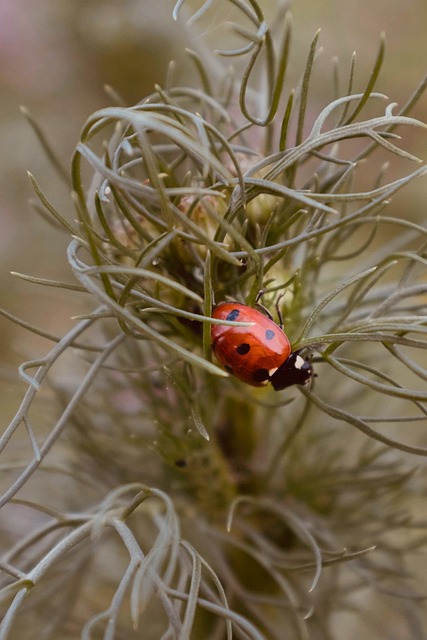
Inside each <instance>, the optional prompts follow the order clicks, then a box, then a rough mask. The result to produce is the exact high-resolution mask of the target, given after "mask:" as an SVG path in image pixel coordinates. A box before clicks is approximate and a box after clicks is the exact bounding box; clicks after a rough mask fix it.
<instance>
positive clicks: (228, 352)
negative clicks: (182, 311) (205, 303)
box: [211, 302, 313, 391]
mask: <svg viewBox="0 0 427 640" xmlns="http://www.w3.org/2000/svg"><path fill="white" fill-rule="evenodd" d="M212 317H213V318H215V319H216V320H234V321H238V322H253V323H254V324H253V325H252V326H250V327H233V326H231V325H221V324H213V325H212V330H211V341H212V342H211V344H212V350H213V352H214V354H215V356H216V357H217V359H218V360H219V362H220V363H221V364H222V365H223V366H224V368H225V369H226V371H228V372H229V373H231V374H233V375H235V376H236V377H237V378H239V380H242V381H243V382H246V384H250V385H252V386H253V387H262V386H264V385H266V384H268V382H271V384H272V385H273V387H274V389H275V390H276V391H281V390H282V389H285V388H286V387H290V386H292V385H294V384H299V385H305V384H307V383H308V382H309V381H310V379H311V378H312V376H313V367H312V366H311V363H310V362H309V361H308V360H304V358H302V357H301V356H300V355H299V353H298V352H297V351H296V352H292V348H291V343H290V342H289V339H288V337H287V335H286V334H285V333H284V332H283V331H282V329H281V328H280V327H279V325H278V324H276V323H275V322H274V320H273V319H272V318H271V317H267V316H266V315H265V314H264V313H262V312H261V311H258V310H257V309H254V308H252V307H248V306H246V305H245V304H240V303H239V302H222V303H221V304H218V305H217V306H216V307H214V309H213V312H212Z"/></svg>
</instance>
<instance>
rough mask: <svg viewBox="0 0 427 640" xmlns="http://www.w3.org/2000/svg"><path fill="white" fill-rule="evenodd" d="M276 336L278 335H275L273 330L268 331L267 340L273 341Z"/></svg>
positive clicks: (266, 333)
mask: <svg viewBox="0 0 427 640" xmlns="http://www.w3.org/2000/svg"><path fill="white" fill-rule="evenodd" d="M275 335H276V334H275V333H274V331H273V329H267V331H266V332H265V339H266V340H273V338H274V336H275Z"/></svg>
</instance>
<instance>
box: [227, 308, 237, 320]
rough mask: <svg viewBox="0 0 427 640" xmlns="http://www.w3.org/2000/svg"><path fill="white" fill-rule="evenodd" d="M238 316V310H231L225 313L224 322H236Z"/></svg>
mask: <svg viewBox="0 0 427 640" xmlns="http://www.w3.org/2000/svg"><path fill="white" fill-rule="evenodd" d="M239 315H240V311H239V310H238V309H233V311H230V313H227V317H226V320H237V318H238V317H239Z"/></svg>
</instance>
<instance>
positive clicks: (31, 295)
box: [0, 0, 427, 415]
mask: <svg viewBox="0 0 427 640" xmlns="http://www.w3.org/2000/svg"><path fill="white" fill-rule="evenodd" d="M201 4H202V3H201V2H200V1H198V2H192V1H191V0H189V1H188V2H187V3H186V5H185V6H184V10H183V11H182V12H181V13H180V19H179V20H178V22H174V21H173V20H172V9H173V5H174V2H173V1H172V0H162V1H161V2H159V1H158V0H122V1H121V2H117V1H116V0H62V1H55V2H53V1H52V0H2V2H1V4H0V94H1V100H0V138H1V149H2V153H1V156H0V174H1V185H2V186H1V190H0V224H1V233H0V298H1V302H0V306H1V307H2V308H5V309H7V310H8V311H9V312H11V313H14V314H16V315H18V316H22V317H23V318H24V319H26V320H29V321H31V322H34V323H35V324H38V325H40V326H43V327H44V328H45V329H46V330H51V331H54V332H56V333H58V332H60V333H61V334H62V333H63V330H65V328H66V327H68V326H70V320H69V315H70V313H69V309H68V308H67V305H68V302H67V300H68V299H69V296H64V304H63V305H61V296H60V295H58V294H57V293H56V292H55V294H51V293H50V291H49V290H46V289H44V288H43V287H37V286H35V285H31V284H28V283H24V282H22V281H18V280H17V279H16V278H14V277H13V276H11V275H10V271H18V272H24V273H31V274H33V275H35V276H39V277H43V278H56V279H61V278H64V279H67V277H68V270H67V264H66V260H65V258H64V249H65V247H66V243H67V238H66V237H64V238H63V239H61V237H60V236H59V235H58V233H56V232H53V231H52V229H51V228H50V226H49V225H48V224H46V223H44V222H42V221H41V219H40V218H39V217H38V215H37V214H36V213H35V212H34V211H33V209H32V207H31V206H30V204H29V200H30V199H31V198H33V197H34V196H33V193H32V189H31V186H30V183H29V180H28V177H27V174H26V171H27V170H29V171H31V172H32V173H33V174H34V175H35V177H36V179H37V180H38V182H39V184H40V186H41V187H42V189H43V190H44V191H45V193H46V194H48V197H49V198H50V199H51V201H52V203H53V204H54V205H55V206H56V207H57V208H58V209H59V210H60V211H61V212H63V213H64V214H65V215H67V214H68V215H71V216H72V205H71V201H70V197H69V196H70V194H69V188H68V187H67V185H65V184H64V183H61V180H60V179H58V175H57V174H56V172H55V171H54V169H53V168H52V165H51V164H50V163H49V162H48V160H47V159H46V157H45V155H44V153H43V151H42V149H41V146H40V144H39V142H38V140H37V138H36V136H35V135H34V133H33V131H32V130H31V128H30V127H29V126H28V123H27V122H26V120H25V118H24V117H23V116H22V114H21V112H20V108H19V107H20V105H24V106H26V107H27V108H28V109H29V111H30V113H31V114H32V116H33V117H34V118H35V119H36V121H37V122H38V123H39V124H40V126H41V127H42V128H43V130H44V131H45V132H46V134H47V136H48V138H49V140H50V141H51V142H52V144H53V145H54V148H55V150H56V153H57V154H58V156H59V158H60V159H61V161H62V162H63V163H64V165H65V166H66V167H67V168H68V166H69V161H70V157H71V154H72V151H73V148H74V146H75V144H76V143H77V140H78V136H79V132H80V129H81V127H82V125H83V123H84V121H85V119H86V118H87V116H88V115H89V114H90V113H91V112H92V111H94V110H96V109H99V108H101V107H104V106H108V105H110V104H111V98H110V97H109V96H108V95H107V94H106V93H105V90H104V86H105V85H110V86H112V87H113V88H114V89H115V90H116V91H117V92H118V93H119V94H120V95H121V96H123V98H124V100H125V101H126V102H127V103H128V104H132V103H134V102H137V101H139V100H140V99H142V98H143V97H144V96H145V95H147V94H148V93H150V92H151V91H152V89H153V85H154V83H156V82H158V83H160V84H162V83H164V81H165V77H166V72H167V66H168V62H169V60H170V59H172V58H173V59H175V60H177V59H178V60H179V58H182V54H183V49H184V47H185V46H189V47H190V48H193V49H197V48H198V47H200V46H203V44H202V43H203V39H207V40H208V42H209V43H210V44H212V45H213V46H214V47H217V46H221V42H220V38H221V37H222V34H223V33H224V30H223V29H220V28H218V26H214V25H213V24H210V23H209V21H208V22H207V23H206V22H203V24H201V25H200V26H199V25H197V24H196V25H195V28H194V29H192V30H191V31H187V30H186V26H185V17H186V15H185V9H188V8H190V7H191V8H192V9H193V8H197V7H198V6H200V5H201ZM260 4H261V6H262V7H264V8H265V11H266V12H267V14H270V15H271V13H272V11H273V9H274V7H275V6H276V0H261V2H260ZM224 7H226V3H225V2H218V9H217V12H218V15H219V16H220V17H221V18H222V17H224V19H225V20H226V19H227V11H224ZM291 8H292V14H293V18H294V38H293V53H292V60H293V69H294V70H295V73H296V74H298V73H300V72H301V69H302V62H301V61H302V59H305V57H306V55H307V50H308V47H309V45H310V42H311V39H312V37H313V35H314V33H315V32H316V30H317V29H318V28H319V27H320V28H321V29H322V33H321V37H320V45H321V46H322V47H323V48H324V52H323V55H322V56H321V58H320V59H319V62H318V65H317V70H316V73H317V76H318V80H317V82H315V83H314V86H315V87H316V95H313V92H312V94H311V95H310V108H311V109H313V117H314V115H315V114H316V113H317V109H316V103H317V102H318V103H319V105H320V107H321V106H323V105H324V104H325V101H326V100H327V99H328V97H329V95H326V96H325V95H322V93H323V91H322V88H325V89H324V91H327V89H326V87H328V88H329V92H330V89H331V86H332V80H331V64H330V62H331V60H332V58H333V57H334V56H338V57H339V59H340V60H341V61H342V63H343V69H348V65H349V63H350V58H351V55H352V52H353V51H354V50H355V51H357V56H358V58H357V59H358V64H357V69H356V82H355V87H356V89H360V88H362V87H363V86H364V82H365V81H366V78H367V76H368V75H369V73H370V69H371V65H372V63H373V60H374V59H375V55H376V52H377V49H378V43H379V34H380V33H381V32H382V31H385V33H386V36H387V47H386V60H385V64H384V67H383V71H382V74H381V78H380V85H379V87H378V90H381V91H384V93H386V94H388V95H389V96H391V97H392V98H393V100H396V101H398V102H399V103H400V104H402V103H403V102H404V101H405V100H406V98H407V97H408V96H409V95H410V93H411V91H412V90H413V89H414V88H415V86H416V85H417V84H418V83H419V81H420V80H421V78H422V77H423V75H424V74H425V73H426V71H427V39H426V38H425V27H426V26H427V3H426V2H425V0H408V1H407V2H405V3H402V2H401V1H399V0H376V2H372V1H371V0H358V2H342V0H322V2H318V1H317V0H298V1H297V2H295V3H294V5H293V6H292V5H291ZM221 11H222V13H221ZM191 68H192V67H191V65H190V69H191ZM293 69H292V65H291V73H292V70H293ZM342 76H343V77H342V81H343V83H344V78H345V72H344V71H343V74H342ZM423 110H424V116H427V99H426V98H424V99H423V100H422V101H421V104H420V105H419V106H418V107H417V111H416V115H417V116H419V117H421V118H422V117H423V113H422V111H423ZM424 119H427V118H426V117H425V118H424ZM407 133H408V135H409V136H413V144H412V146H411V147H410V148H411V151H412V152H413V153H415V154H417V155H419V156H420V157H421V158H424V159H425V156H426V154H425V153H424V150H425V144H426V139H425V136H423V135H422V133H420V132H419V130H410V131H408V132H407ZM426 190H427V185H426V184H425V183H424V184H423V183H422V182H421V181H420V182H418V183H416V184H413V185H411V188H410V189H407V190H405V192H404V194H402V195H400V196H398V198H397V199H396V201H395V203H394V205H393V206H395V207H402V206H405V207H411V208H412V210H414V208H420V211H423V210H424V207H423V205H422V202H424V196H425V194H426ZM51 302H52V305H53V307H52V306H51ZM72 313H75V307H74V306H73V311H72ZM61 324H62V325H63V326H62V327H61ZM0 329H1V330H0V349H1V353H2V354H3V357H2V361H1V367H2V369H1V371H2V372H3V374H4V376H2V377H3V378H4V380H3V384H5V385H6V389H7V390H8V391H9V393H8V394H7V397H9V398H12V396H13V395H14V393H13V387H11V386H9V382H10V381H12V380H14V381H16V373H15V371H16V367H15V365H16V364H18V363H20V362H21V361H22V359H27V358H28V357H32V356H37V355H40V352H41V351H40V349H42V351H44V350H45V348H46V346H47V343H46V344H41V343H40V341H39V340H36V341H34V338H33V337H32V336H31V335H30V334H28V333H26V332H24V331H21V330H19V331H16V329H15V327H14V326H13V325H12V324H11V323H10V322H9V321H7V320H5V319H3V318H0ZM8 364H11V365H12V368H9V367H8V366H7V365H8ZM18 391H19V390H18ZM19 393H20V391H19ZM15 407H16V404H15V400H14V399H13V402H12V406H10V407H7V406H4V410H6V411H7V412H8V413H9V412H10V414H11V415H12V412H13V410H14V408H15Z"/></svg>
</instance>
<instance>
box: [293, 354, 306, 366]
mask: <svg viewBox="0 0 427 640" xmlns="http://www.w3.org/2000/svg"><path fill="white" fill-rule="evenodd" d="M304 364H305V360H304V358H301V356H297V357H296V358H295V365H294V366H295V369H302V368H303V366H304Z"/></svg>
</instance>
